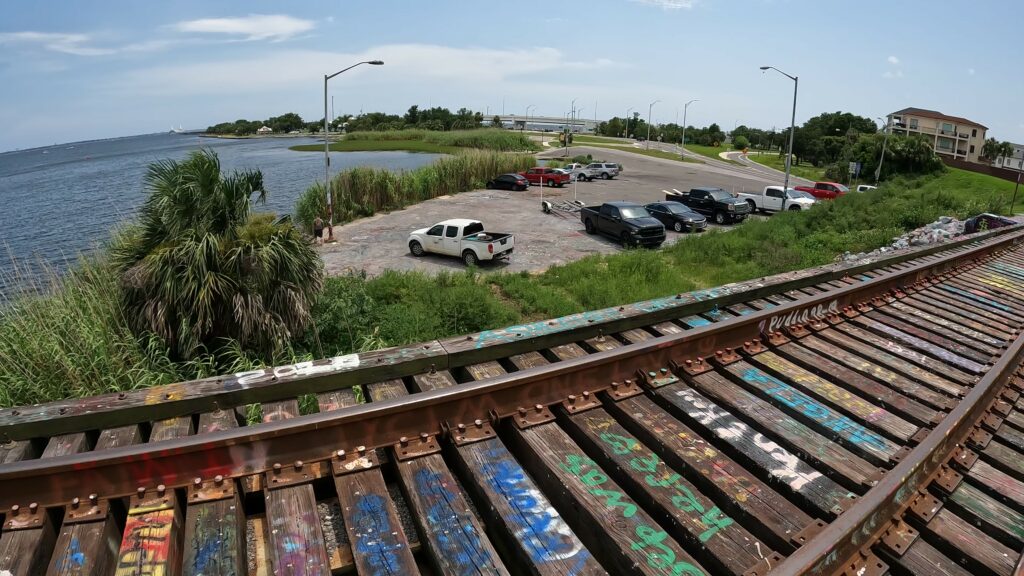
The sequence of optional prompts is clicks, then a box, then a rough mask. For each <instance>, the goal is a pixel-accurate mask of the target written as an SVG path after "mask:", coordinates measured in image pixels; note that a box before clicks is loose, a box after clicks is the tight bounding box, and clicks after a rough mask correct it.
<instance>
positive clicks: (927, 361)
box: [821, 322, 974, 394]
mask: <svg viewBox="0 0 1024 576" xmlns="http://www.w3.org/2000/svg"><path fill="white" fill-rule="evenodd" d="M833 328H834V330H823V331H822V332H821V334H822V336H825V337H828V338H830V339H833V338H834V337H835V338H836V339H835V341H838V337H839V336H840V334H839V333H840V332H841V333H842V335H844V336H847V337H848V338H846V339H843V340H842V341H843V342H848V343H849V345H850V346H855V347H856V348H857V350H860V351H861V352H863V353H865V354H867V355H868V356H869V357H871V358H875V357H876V356H881V357H883V358H884V359H885V360H886V362H887V365H888V366H890V367H891V368H894V369H895V370H902V371H903V373H904V374H907V375H908V376H910V377H912V378H918V379H920V380H922V381H925V382H931V383H932V385H933V386H936V387H937V388H938V389H940V390H947V391H950V393H952V394H957V393H958V392H956V391H955V389H954V388H951V387H950V386H949V382H948V381H949V380H952V381H953V382H955V383H957V384H960V385H969V384H971V383H972V382H973V381H974V376H972V375H970V374H968V373H966V372H963V371H961V370H957V369H956V368H954V367H952V366H950V365H948V364H946V363H945V362H941V361H939V360H936V359H934V358H932V357H931V356H928V355H925V354H921V353H920V352H917V351H916V350H913V349H911V348H907V347H905V346H901V345H900V344H899V343H897V342H893V341H892V340H890V339H888V338H882V337H880V336H878V335H876V334H875V333H874V332H869V331H867V330H864V329H863V328H858V327H857V326H854V325H852V324H850V323H849V322H843V323H841V324H837V325H835V326H834V327H833ZM917 367H920V368H917ZM922 369H923V370H922Z"/></svg>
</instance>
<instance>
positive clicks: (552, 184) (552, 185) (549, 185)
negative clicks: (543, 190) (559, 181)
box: [548, 180, 555, 188]
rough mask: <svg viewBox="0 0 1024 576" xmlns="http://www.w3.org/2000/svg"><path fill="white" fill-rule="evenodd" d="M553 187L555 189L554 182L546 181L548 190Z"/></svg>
mask: <svg viewBox="0 0 1024 576" xmlns="http://www.w3.org/2000/svg"><path fill="white" fill-rule="evenodd" d="M554 187H555V181H554V180H548V188H554Z"/></svg>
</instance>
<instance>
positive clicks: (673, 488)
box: [566, 408, 771, 575]
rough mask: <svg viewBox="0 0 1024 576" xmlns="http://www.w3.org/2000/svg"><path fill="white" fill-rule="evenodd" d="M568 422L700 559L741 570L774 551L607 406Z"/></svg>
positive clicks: (604, 465) (727, 570)
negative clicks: (649, 446) (717, 504)
mask: <svg viewBox="0 0 1024 576" xmlns="http://www.w3.org/2000/svg"><path fill="white" fill-rule="evenodd" d="M566 425H567V427H568V428H569V430H570V433H573V436H574V437H575V438H576V439H577V441H578V442H580V444H581V446H584V447H586V446H589V447H590V448H591V450H590V451H589V453H590V454H592V455H598V456H597V458H598V459H597V464H598V465H599V466H600V467H601V468H602V469H603V470H606V471H608V473H609V474H611V475H612V476H613V479H614V480H615V481H616V482H618V483H619V485H621V486H622V487H624V488H625V489H626V490H627V491H628V492H629V493H630V494H632V495H634V497H635V498H636V499H637V501H638V502H639V503H640V504H641V505H643V506H644V508H646V509H647V510H649V511H651V512H652V513H653V514H654V515H655V516H656V517H657V519H658V520H660V521H661V522H662V525H663V526H668V527H669V528H670V530H669V531H670V533H671V534H672V536H673V537H674V538H676V539H677V540H680V541H685V542H688V543H689V544H690V549H691V550H694V549H699V550H700V551H701V554H700V556H699V558H698V560H699V561H700V562H701V563H702V564H704V565H705V566H707V567H708V568H709V569H712V570H714V571H715V572H716V573H717V572H722V573H728V574H735V575H739V574H743V573H744V572H745V571H746V570H747V569H748V568H750V567H751V566H753V565H754V564H756V563H757V562H759V561H760V560H761V558H763V557H764V556H768V555H770V554H771V549H770V548H769V547H768V545H766V544H765V543H763V542H761V541H760V540H758V538H757V537H756V536H754V535H753V534H751V533H750V532H748V531H747V530H746V529H744V528H743V526H741V525H740V524H739V523H737V522H736V521H734V520H733V519H732V518H730V517H729V516H728V515H727V514H726V513H724V512H723V511H721V510H719V508H718V506H716V505H715V503H714V502H713V501H711V499H710V498H708V497H707V496H705V495H704V494H702V493H701V491H700V490H699V489H698V488H697V487H696V486H695V485H693V484H691V483H690V482H689V481H688V480H687V479H686V478H684V477H683V476H682V475H681V474H679V473H678V472H676V471H675V470H673V469H672V468H670V467H669V466H668V465H666V463H665V462H664V461H662V460H661V458H659V457H658V455H656V454H655V453H654V452H652V451H651V449H650V448H648V447H647V446H645V445H644V444H643V443H641V442H640V440H639V439H637V438H636V437H635V436H633V435H632V434H630V433H629V432H628V431H627V430H626V429H625V428H623V427H622V426H621V425H620V424H619V423H618V422H616V420H615V419H614V418H612V416H611V415H609V414H608V412H605V411H604V410H602V409H600V408H598V409H595V410H588V411H587V412H583V413H581V414H577V415H574V416H570V417H569V418H568V419H567V424H566ZM602 488H603V487H602Z"/></svg>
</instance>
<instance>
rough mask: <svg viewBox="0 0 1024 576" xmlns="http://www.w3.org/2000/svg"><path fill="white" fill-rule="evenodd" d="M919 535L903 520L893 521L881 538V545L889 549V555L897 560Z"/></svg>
mask: <svg viewBox="0 0 1024 576" xmlns="http://www.w3.org/2000/svg"><path fill="white" fill-rule="evenodd" d="M920 535H921V533H920V532H918V531H917V530H915V529H914V528H913V527H912V526H911V525H910V524H907V523H906V522H904V521H903V520H895V519H894V520H893V523H892V526H890V527H889V529H888V530H886V531H885V534H884V535H883V536H882V544H884V545H885V547H886V548H888V549H889V553H890V554H892V555H894V556H896V557H897V558H899V557H900V556H903V554H905V553H906V552H907V549H908V548H910V546H911V544H913V543H914V541H915V540H917V537H918V536H920Z"/></svg>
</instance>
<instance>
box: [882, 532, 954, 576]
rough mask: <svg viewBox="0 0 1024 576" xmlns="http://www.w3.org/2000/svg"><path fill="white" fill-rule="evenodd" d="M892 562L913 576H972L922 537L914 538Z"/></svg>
mask: <svg viewBox="0 0 1024 576" xmlns="http://www.w3.org/2000/svg"><path fill="white" fill-rule="evenodd" d="M894 563H895V564H896V565H898V566H900V567H901V568H903V569H904V570H906V571H907V573H909V574H912V575H914V576H974V575H972V574H971V573H970V572H968V571H967V570H964V569H963V568H961V567H960V565H959V564H957V563H956V562H954V561H952V560H950V559H949V558H948V557H947V556H945V555H944V554H943V553H942V552H939V551H938V550H936V549H935V547H933V546H932V545H931V544H929V543H927V542H925V540H924V538H918V539H917V540H914V543H913V544H911V545H910V547H909V548H907V551H906V552H905V553H904V554H903V556H901V557H900V558H899V559H897V560H895V562H894Z"/></svg>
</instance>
